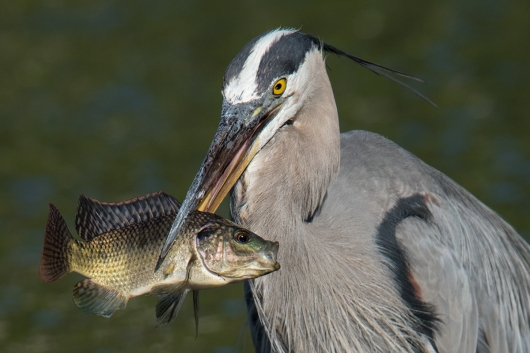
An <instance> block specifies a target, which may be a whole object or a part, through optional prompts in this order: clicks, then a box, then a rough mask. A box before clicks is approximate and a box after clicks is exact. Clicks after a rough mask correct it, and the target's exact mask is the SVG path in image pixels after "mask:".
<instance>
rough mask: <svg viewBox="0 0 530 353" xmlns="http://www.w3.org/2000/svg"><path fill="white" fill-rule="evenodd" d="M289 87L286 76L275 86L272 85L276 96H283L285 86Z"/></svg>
mask: <svg viewBox="0 0 530 353" xmlns="http://www.w3.org/2000/svg"><path fill="white" fill-rule="evenodd" d="M286 87H287V80H286V79H285V78H280V79H279V80H278V81H276V83H275V84H274V86H272V94H274V95H275V96H277V97H278V96H281V95H282V93H283V92H285V88H286Z"/></svg>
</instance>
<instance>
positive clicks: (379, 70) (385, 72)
mask: <svg viewBox="0 0 530 353" xmlns="http://www.w3.org/2000/svg"><path fill="white" fill-rule="evenodd" d="M308 36H309V37H311V38H312V39H313V42H314V43H315V44H317V45H318V47H319V48H320V49H321V50H323V51H325V52H326V53H333V54H335V55H337V56H339V57H340V56H344V57H346V58H348V59H350V60H353V61H355V62H356V63H357V64H359V65H361V66H362V67H365V68H367V69H368V70H370V71H372V72H373V73H375V74H377V75H380V76H383V77H386V78H388V79H389V80H392V81H394V82H396V83H397V84H399V85H401V86H403V87H405V88H407V89H409V90H411V91H412V92H413V93H414V94H416V95H417V96H419V97H420V98H422V99H425V100H426V101H427V102H429V103H430V104H432V105H433V106H435V107H438V106H437V105H436V104H434V102H433V101H431V100H430V99H429V98H427V97H425V96H424V95H423V94H421V93H420V92H418V91H417V90H415V89H414V88H412V87H411V86H409V85H407V84H406V83H404V82H402V81H400V80H398V79H397V78H395V77H394V76H392V75H391V74H394V75H397V76H401V77H405V78H408V79H411V80H414V81H418V82H421V83H425V82H424V81H423V80H422V79H420V78H417V77H415V76H412V75H409V74H406V73H403V72H400V71H397V70H393V69H391V68H388V67H385V66H382V65H379V64H376V63H373V62H370V61H367V60H364V59H361V58H358V57H356V56H353V55H351V54H348V53H346V52H344V51H342V50H340V49H338V48H335V47H334V46H332V45H329V44H326V43H324V42H322V41H321V40H319V39H318V38H316V37H313V36H311V35H308Z"/></svg>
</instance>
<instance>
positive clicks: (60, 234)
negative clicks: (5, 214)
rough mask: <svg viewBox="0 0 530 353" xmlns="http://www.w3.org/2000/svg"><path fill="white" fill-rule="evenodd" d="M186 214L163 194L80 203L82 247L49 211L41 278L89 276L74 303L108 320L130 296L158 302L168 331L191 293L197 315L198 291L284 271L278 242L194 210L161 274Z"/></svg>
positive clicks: (54, 210) (78, 219)
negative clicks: (164, 252)
mask: <svg viewBox="0 0 530 353" xmlns="http://www.w3.org/2000/svg"><path fill="white" fill-rule="evenodd" d="M179 207H180V204H179V202H178V201H177V200H176V199H174V198H173V197H171V196H169V195H167V194H165V193H162V192H160V193H155V194H150V195H147V196H144V197H141V198H137V199H134V200H130V201H126V202H121V203H102V202H99V201H96V200H93V199H91V198H88V197H86V196H81V197H80V200H79V205H78V209H77V216H76V222H75V224H76V229H77V232H78V233H79V235H80V236H81V238H82V240H77V239H75V238H74V237H73V236H72V235H71V233H70V231H69V230H68V228H67V226H66V222H65V221H64V219H63V218H62V216H61V214H60V213H59V211H58V210H57V208H56V207H55V206H53V205H50V213H49V217H48V223H47V225H46V233H45V239H44V247H43V251H42V256H41V267H40V276H41V278H42V279H43V280H44V281H46V282H52V281H55V280H57V279H59V278H61V277H62V276H64V275H66V274H67V273H70V272H77V273H80V274H82V275H84V276H85V277H88V279H85V280H82V281H80V282H78V283H77V284H76V286H75V288H74V293H73V295H74V302H75V304H76V305H77V306H78V307H79V308H80V309H81V310H83V311H85V312H89V313H95V314H98V315H102V316H105V317H109V316H111V315H112V314H113V313H114V311H115V310H117V309H122V308H124V307H125V306H126V304H127V301H128V299H129V298H131V297H135V296H138V295H142V294H152V295H157V296H158V297H159V300H158V303H157V309H156V313H157V320H158V324H164V323H167V322H169V321H170V320H171V319H172V318H173V317H174V316H175V315H176V314H177V313H178V310H179V309H180V306H181V305H182V302H183V300H184V298H185V296H186V294H187V293H188V291H190V290H193V291H194V299H195V300H194V302H195V305H196V308H197V305H198V304H197V293H198V292H196V291H197V290H199V289H205V288H212V287H217V286H221V285H225V284H228V283H231V282H235V281H240V280H244V279H249V278H255V277H258V276H261V275H264V274H267V273H269V272H272V271H275V270H277V269H279V264H278V263H277V262H276V254H277V251H278V243H277V242H269V241H266V240H264V239H262V238H260V237H259V236H257V235H256V234H254V233H252V232H250V231H248V230H246V229H243V228H241V227H239V226H237V225H236V224H234V223H232V222H230V221H228V220H226V219H224V218H222V217H219V216H217V215H215V214H211V213H205V212H199V211H195V212H193V213H192V214H190V216H189V217H188V219H187V221H186V224H185V227H184V228H183V231H182V232H181V233H180V234H179V236H178V237H177V240H176V241H175V244H174V246H173V247H172V250H171V251H170V252H169V254H168V256H167V257H166V258H165V260H164V261H163V262H162V264H161V266H160V267H159V268H158V269H157V270H156V271H155V270H154V269H155V265H156V263H157V260H158V255H159V254H160V251H161V249H162V246H163V243H164V241H165V238H166V236H167V234H168V233H169V230H170V228H171V225H172V222H173V219H174V218H175V216H176V214H177V212H178V209H179Z"/></svg>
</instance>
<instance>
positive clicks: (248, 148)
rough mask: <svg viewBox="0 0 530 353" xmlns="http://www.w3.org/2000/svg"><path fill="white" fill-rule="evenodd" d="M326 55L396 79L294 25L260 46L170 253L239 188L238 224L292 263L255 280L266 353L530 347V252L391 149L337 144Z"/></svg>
mask: <svg viewBox="0 0 530 353" xmlns="http://www.w3.org/2000/svg"><path fill="white" fill-rule="evenodd" d="M326 52H331V53H335V54H338V55H345V56H348V57H349V58H350V59H353V60H355V61H357V62H358V63H359V64H361V65H363V66H365V67H367V68H369V69H371V70H373V71H376V72H377V73H379V74H383V75H385V76H388V73H389V72H390V73H396V72H394V71H392V70H390V69H386V68H384V67H381V66H378V65H375V64H372V63H369V62H366V61H363V60H361V59H358V58H356V57H353V56H350V55H348V54H346V53H344V52H342V51H340V50H338V49H336V48H334V47H332V46H330V45H327V44H325V43H323V42H321V41H319V40H317V39H316V38H315V37H312V36H309V35H306V34H303V33H300V32H297V31H295V30H275V31H272V32H269V33H266V34H264V35H262V36H259V37H257V38H255V39H253V40H252V41H250V42H249V43H248V44H247V45H246V46H245V47H244V48H243V50H242V51H241V52H240V53H239V54H237V56H236V57H235V58H234V59H233V60H232V62H231V63H230V65H229V66H228V68H227V70H226V73H225V76H224V82H223V107H222V115H221V122H220V125H219V129H218V130H217V133H216V135H215V138H214V140H213V142H212V145H211V146H210V149H209V151H208V154H207V156H206V158H205V160H204V163H203V165H202V167H201V169H200V171H199V173H198V174H197V176H196V177H195V180H194V182H193V185H192V186H191V188H190V190H189V191H188V194H187V196H186V200H185V201H184V204H183V205H182V208H181V211H180V213H179V214H178V216H177V218H176V220H175V223H174V225H173V228H172V231H171V233H170V235H169V236H168V239H167V242H166V245H165V247H164V251H163V254H162V255H164V252H165V251H167V249H168V248H169V246H171V244H172V242H173V240H174V239H175V237H176V236H177V234H178V232H179V229H180V226H181V225H182V222H183V220H184V219H185V218H186V216H187V215H188V213H189V212H190V211H192V210H194V209H196V208H198V209H200V210H202V211H210V212H214V211H215V210H216V208H217V206H218V205H219V204H220V202H221V201H222V199H223V198H224V197H225V196H226V195H227V193H228V192H229V191H230V190H231V189H232V188H233V189H232V193H231V214H232V217H233V218H234V220H235V221H236V222H238V223H240V224H242V225H243V226H245V227H248V228H249V229H251V230H252V231H254V232H256V233H258V234H260V235H261V236H263V237H264V238H267V239H272V240H277V241H279V242H280V251H279V253H278V261H279V262H280V263H281V265H282V269H281V270H280V271H279V272H277V273H273V274H271V275H268V276H265V277H262V278H259V279H256V280H254V281H253V282H250V283H248V284H247V285H246V298H247V304H248V310H249V319H250V325H251V330H252V336H253V340H254V344H255V347H256V351H258V352H270V351H273V352H425V353H426V352H431V353H432V352H438V353H442V352H444V353H453V352H484V353H485V352H489V353H504V352H528V351H529V350H530V330H529V319H530V318H529V312H530V311H529V309H530V272H529V265H528V260H529V254H530V248H529V246H528V245H527V244H526V243H525V242H524V240H523V239H522V238H521V237H520V236H519V235H518V234H517V233H516V232H515V231H514V229H513V228H512V227H511V226H510V225H508V224H507V223H506V222H505V221H503V220H502V218H501V217H500V216H499V215H497V214H496V213H495V212H493V211H492V210H490V209H489V208H488V207H486V206H485V205H483V204H482V203H481V202H480V201H478V200H477V199H476V198H474V197H473V196H472V195H471V194H470V193H469V192H467V191H466V190H464V189H463V188H462V187H460V186H459V185H457V184H456V183H455V182H454V181H452V180H451V179H449V178H448V177H446V176H445V175H443V174H442V173H440V172H438V171H437V170H435V169H433V168H431V167H429V166H428V165H426V164H425V163H423V162H422V161H421V160H419V159H418V158H417V157H415V156H413V155H412V154H410V153H409V152H407V151H405V150H403V149H402V148H400V147H399V146H397V145H396V144H394V143H392V142H390V141H389V140H387V139H385V138H383V137H381V136H379V135H377V134H374V133H369V132H364V131H350V132H347V133H343V134H340V132H339V122H338V114H337V108H336V105H335V99H334V97H333V92H332V89H331V84H330V82H329V78H328V75H327V73H326V67H325V60H324V54H325V53H326ZM397 74H399V73H397Z"/></svg>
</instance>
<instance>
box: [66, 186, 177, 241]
mask: <svg viewBox="0 0 530 353" xmlns="http://www.w3.org/2000/svg"><path fill="white" fill-rule="evenodd" d="M179 208H180V202H178V201H177V199H175V198H174V197H173V196H170V195H168V194H166V193H164V192H162V191H160V192H156V193H152V194H149V195H146V196H142V197H138V198H135V199H132V200H129V201H124V202H118V203H109V202H100V201H98V200H95V199H92V198H90V197H88V196H85V195H81V196H80V197H79V204H78V206H77V215H76V218H75V229H76V230H77V233H78V234H79V235H80V236H81V238H82V239H84V240H86V241H90V240H92V239H94V238H95V237H97V236H98V235H100V234H103V233H107V232H109V231H112V230H115V229H119V228H122V227H126V226H129V225H132V224H136V223H140V222H145V221H148V220H150V219H153V218H157V217H161V216H167V215H176V214H177V213H178V210H179Z"/></svg>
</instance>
